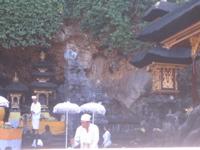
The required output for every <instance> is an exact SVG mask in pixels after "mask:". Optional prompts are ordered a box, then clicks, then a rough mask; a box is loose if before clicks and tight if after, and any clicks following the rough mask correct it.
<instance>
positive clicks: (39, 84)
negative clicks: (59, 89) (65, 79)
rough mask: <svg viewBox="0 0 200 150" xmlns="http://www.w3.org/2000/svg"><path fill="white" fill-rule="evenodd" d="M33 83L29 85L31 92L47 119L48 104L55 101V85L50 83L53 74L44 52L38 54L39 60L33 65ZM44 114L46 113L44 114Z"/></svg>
mask: <svg viewBox="0 0 200 150" xmlns="http://www.w3.org/2000/svg"><path fill="white" fill-rule="evenodd" d="M32 77H33V80H34V81H33V82H32V83H31V91H32V94H33V95H36V96H37V98H38V100H39V102H40V103H41V105H42V112H44V113H43V114H44V115H45V117H49V113H48V112H49V107H48V106H49V102H50V101H51V100H53V99H55V96H56V84H54V83H52V80H53V73H52V70H51V64H50V63H49V62H48V61H47V60H46V53H45V51H41V52H40V60H39V61H38V62H37V63H35V64H33V73H32ZM45 112H46V113H45Z"/></svg>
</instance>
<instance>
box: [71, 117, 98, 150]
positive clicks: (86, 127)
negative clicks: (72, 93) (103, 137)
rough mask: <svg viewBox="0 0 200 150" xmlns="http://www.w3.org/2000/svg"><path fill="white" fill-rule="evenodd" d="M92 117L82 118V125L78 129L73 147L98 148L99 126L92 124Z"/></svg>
mask: <svg viewBox="0 0 200 150" xmlns="http://www.w3.org/2000/svg"><path fill="white" fill-rule="evenodd" d="M90 121H91V116H90V115H89V114H83V115H82V116H81V125H80V126H79V127H78V128H77V129H76V133H75V137H74V140H73V142H72V146H73V147H77V146H78V145H79V146H80V148H98V142H99V128H98V126H97V125H95V124H92V123H90Z"/></svg>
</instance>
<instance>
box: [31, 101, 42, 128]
mask: <svg viewBox="0 0 200 150" xmlns="http://www.w3.org/2000/svg"><path fill="white" fill-rule="evenodd" d="M31 112H33V113H32V127H33V129H39V125H40V114H41V105H40V103H39V102H37V103H32V104H31Z"/></svg>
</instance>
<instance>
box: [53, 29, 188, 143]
mask: <svg viewBox="0 0 200 150" xmlns="http://www.w3.org/2000/svg"><path fill="white" fill-rule="evenodd" d="M55 39H56V40H55V44H54V46H53V48H52V49H51V51H52V52H53V53H54V54H55V52H56V55H55V56H56V57H55V62H57V67H56V77H57V79H58V80H60V79H62V80H63V81H64V80H66V78H68V77H69V74H68V75H66V72H69V68H70V67H72V66H71V64H70V63H69V60H65V59H64V57H63V55H64V53H65V52H66V51H69V50H73V51H74V52H76V53H77V58H76V62H77V63H78V64H79V65H80V66H81V67H80V66H79V69H80V72H81V71H83V72H82V73H83V74H84V82H85V85H86V80H87V83H88V82H89V83H90V86H88V90H89V91H92V90H93V89H100V91H101V92H100V95H98V96H97V92H96V91H94V90H93V94H91V95H93V96H91V95H90V96H89V97H88V100H87V101H91V100H94V101H95V100H96V101H102V102H103V103H104V105H105V106H106V108H107V119H108V122H109V123H110V124H111V130H112V131H113V135H114V136H115V135H116V136H117V137H118V138H120V137H121V138H124V137H123V135H124V133H125V132H127V133H132V134H130V139H129V140H127V141H129V144H130V145H131V146H135V145H140V144H142V146H144V145H146V146H175V145H179V144H180V143H178V137H177V136H175V135H174V132H173V133H172V132H169V131H172V129H173V130H176V129H177V128H178V127H179V126H181V125H182V124H183V123H184V122H185V120H186V118H187V113H186V111H185V110H186V109H187V108H188V107H189V106H191V101H192V100H191V92H190V89H191V84H189V83H191V82H190V80H191V78H190V76H191V68H190V66H188V67H186V68H185V69H184V70H182V71H180V72H179V74H178V76H179V77H178V80H179V81H178V82H179V83H178V84H179V89H180V93H179V94H178V95H174V96H172V95H160V94H152V93H151V85H152V76H151V74H150V73H149V72H147V71H146V69H145V68H144V69H137V68H135V67H134V66H132V65H131V64H130V63H129V58H125V57H123V56H120V55H117V54H115V53H107V52H105V51H102V50H100V49H98V41H96V42H95V41H93V40H92V39H91V37H89V36H88V35H86V34H84V33H82V32H81V31H80V30H79V28H78V27H76V26H66V27H64V29H63V31H61V32H60V33H59V34H58V35H57V37H55ZM65 67H66V68H65ZM72 68H73V67H72ZM67 70H68V71H67ZM76 74H77V73H76ZM63 75H65V76H63ZM79 75H80V73H79ZM82 81H83V80H81V82H82ZM79 82H80V81H79ZM68 83H69V82H68ZM78 87H79V91H80V86H78ZM74 89H77V88H74ZM97 91H98V90H97ZM77 93H80V92H77ZM82 95H83V94H82ZM94 95H95V96H96V97H95V96H94ZM79 96H80V95H79ZM99 97H101V98H99ZM98 98H99V99H98ZM105 100H106V101H105ZM170 136H173V137H174V139H173V140H169V138H168V137H170ZM152 137H154V138H155V140H150V139H152ZM126 138H127V139H128V138H129V137H126ZM116 141H117V139H116ZM118 142H119V141H118ZM121 144H122V143H121ZM126 144H127V143H126Z"/></svg>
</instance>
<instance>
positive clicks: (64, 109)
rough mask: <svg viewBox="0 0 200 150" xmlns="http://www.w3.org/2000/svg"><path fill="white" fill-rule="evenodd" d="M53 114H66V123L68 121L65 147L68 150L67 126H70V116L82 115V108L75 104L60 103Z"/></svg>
mask: <svg viewBox="0 0 200 150" xmlns="http://www.w3.org/2000/svg"><path fill="white" fill-rule="evenodd" d="M53 113H65V121H66V142H65V147H66V148H67V136H68V132H67V125H68V114H69V113H70V114H76V113H80V107H79V106H78V105H77V104H75V103H71V102H69V101H67V102H63V103H58V104H56V105H55V106H54V108H53Z"/></svg>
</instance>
